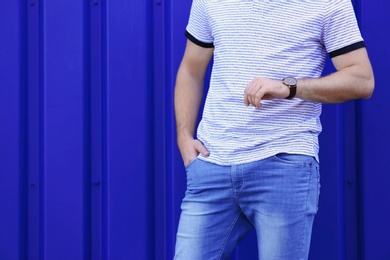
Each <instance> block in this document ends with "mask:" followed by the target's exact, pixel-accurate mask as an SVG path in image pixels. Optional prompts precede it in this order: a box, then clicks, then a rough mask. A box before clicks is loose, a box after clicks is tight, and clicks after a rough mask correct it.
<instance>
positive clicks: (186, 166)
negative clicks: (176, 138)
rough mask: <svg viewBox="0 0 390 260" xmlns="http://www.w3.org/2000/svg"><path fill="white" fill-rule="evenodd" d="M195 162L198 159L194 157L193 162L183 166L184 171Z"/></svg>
mask: <svg viewBox="0 0 390 260" xmlns="http://www.w3.org/2000/svg"><path fill="white" fill-rule="evenodd" d="M197 160H198V157H196V158H195V159H194V160H192V161H191V162H190V163H189V164H187V165H185V166H184V167H185V168H186V170H188V168H190V167H191V166H192V165H193V164H194V163H195V162H196V161H197Z"/></svg>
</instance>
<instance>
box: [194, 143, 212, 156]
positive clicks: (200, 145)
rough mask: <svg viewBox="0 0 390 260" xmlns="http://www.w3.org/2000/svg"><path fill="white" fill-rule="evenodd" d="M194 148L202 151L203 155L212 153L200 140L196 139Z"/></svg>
mask: <svg viewBox="0 0 390 260" xmlns="http://www.w3.org/2000/svg"><path fill="white" fill-rule="evenodd" d="M194 148H195V149H196V150H197V151H198V152H199V153H200V154H202V155H203V156H206V157H207V156H209V155H210V152H209V151H208V150H207V148H206V147H205V146H204V145H203V144H202V143H201V142H200V141H199V140H196V142H195V144H194Z"/></svg>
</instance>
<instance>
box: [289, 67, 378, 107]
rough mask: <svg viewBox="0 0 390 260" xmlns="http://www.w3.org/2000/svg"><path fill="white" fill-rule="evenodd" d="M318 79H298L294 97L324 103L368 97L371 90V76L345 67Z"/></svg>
mask: <svg viewBox="0 0 390 260" xmlns="http://www.w3.org/2000/svg"><path fill="white" fill-rule="evenodd" d="M345 70H348V71H338V72H335V73H333V74H331V75H328V76H325V77H322V78H318V79H301V80H299V81H298V88H297V95H296V97H299V98H302V99H305V100H310V101H315V102H319V103H324V104H335V103H342V102H346V101H349V100H354V99H360V98H364V99H366V98H369V97H370V96H371V95H372V91H373V85H374V83H373V78H372V77H364V76H363V75H359V74H358V73H355V72H353V71H350V70H354V68H347V69H345Z"/></svg>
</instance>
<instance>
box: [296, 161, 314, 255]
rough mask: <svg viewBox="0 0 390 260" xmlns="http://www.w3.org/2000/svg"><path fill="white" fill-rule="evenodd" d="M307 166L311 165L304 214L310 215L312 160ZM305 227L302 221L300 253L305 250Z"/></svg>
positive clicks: (308, 172)
mask: <svg viewBox="0 0 390 260" xmlns="http://www.w3.org/2000/svg"><path fill="white" fill-rule="evenodd" d="M306 166H309V167H307V168H308V170H307V174H308V175H309V179H308V185H307V192H306V194H307V195H306V212H305V213H304V216H307V215H308V211H309V198H310V186H311V182H312V181H313V179H312V175H313V163H312V162H310V163H307V164H306ZM304 229H305V223H304V222H303V221H302V226H301V229H300V231H301V233H300V237H301V239H300V240H301V243H300V244H299V246H300V248H299V252H300V254H302V252H303V244H304V243H303V239H302V237H303V234H304Z"/></svg>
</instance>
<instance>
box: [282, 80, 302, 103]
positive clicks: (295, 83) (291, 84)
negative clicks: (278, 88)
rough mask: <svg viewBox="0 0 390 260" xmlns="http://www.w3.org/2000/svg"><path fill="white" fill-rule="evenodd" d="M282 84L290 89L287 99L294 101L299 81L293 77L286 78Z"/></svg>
mask: <svg viewBox="0 0 390 260" xmlns="http://www.w3.org/2000/svg"><path fill="white" fill-rule="evenodd" d="M282 82H283V84H284V85H285V86H287V87H288V89H289V94H288V96H287V97H286V98H285V99H290V100H291V99H293V98H294V97H295V95H296V93H297V86H298V80H297V79H296V78H293V77H286V78H284V79H283V80H282Z"/></svg>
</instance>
